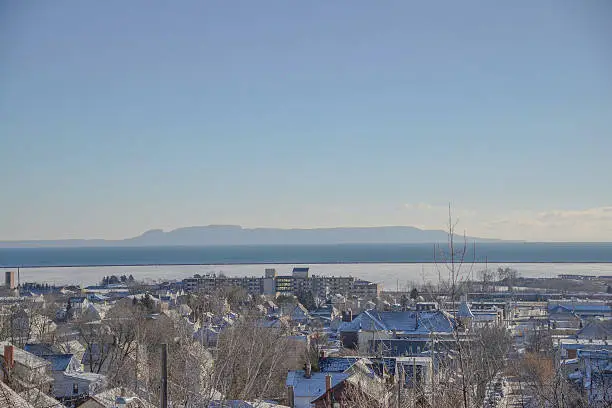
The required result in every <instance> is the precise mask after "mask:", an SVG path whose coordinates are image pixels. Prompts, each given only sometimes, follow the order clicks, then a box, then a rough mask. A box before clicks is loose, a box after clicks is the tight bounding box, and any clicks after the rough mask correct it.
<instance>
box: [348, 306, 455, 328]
mask: <svg viewBox="0 0 612 408" xmlns="http://www.w3.org/2000/svg"><path fill="white" fill-rule="evenodd" d="M453 320H454V319H453V318H452V316H450V315H449V314H448V313H446V312H444V311H440V310H431V311H422V312H415V311H398V312H379V311H376V310H366V311H364V312H363V313H360V314H359V315H358V316H357V317H356V318H355V319H353V321H352V322H343V323H342V324H341V325H340V328H339V331H346V332H348V331H359V330H360V329H361V330H367V331H375V330H385V331H396V332H409V333H414V334H426V333H430V332H432V331H433V332H437V333H440V332H448V333H450V332H452V331H453Z"/></svg>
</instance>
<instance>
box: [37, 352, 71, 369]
mask: <svg viewBox="0 0 612 408" xmlns="http://www.w3.org/2000/svg"><path fill="white" fill-rule="evenodd" d="M73 356H74V355H73V354H49V355H46V356H42V358H44V359H45V360H47V361H48V362H50V363H51V370H53V371H66V369H67V368H68V365H69V364H70V361H72V358H73Z"/></svg>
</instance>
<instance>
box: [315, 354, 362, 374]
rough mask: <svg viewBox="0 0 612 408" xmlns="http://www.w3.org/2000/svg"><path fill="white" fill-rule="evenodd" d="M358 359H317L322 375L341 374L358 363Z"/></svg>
mask: <svg viewBox="0 0 612 408" xmlns="http://www.w3.org/2000/svg"><path fill="white" fill-rule="evenodd" d="M359 359H360V357H326V358H321V359H319V370H321V372H324V373H333V372H336V373H342V372H344V371H346V370H347V369H348V368H349V367H350V366H352V365H353V364H355V363H356V362H357V361H359Z"/></svg>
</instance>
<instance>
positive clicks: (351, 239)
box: [0, 225, 508, 248]
mask: <svg viewBox="0 0 612 408" xmlns="http://www.w3.org/2000/svg"><path fill="white" fill-rule="evenodd" d="M457 238H458V239H461V240H462V239H463V236H457ZM447 239H448V234H447V233H446V232H445V231H442V230H422V229H419V228H415V227H405V226H389V227H338V228H312V229H299V228H294V229H282V228H242V227H241V226H239V225H208V226H201V227H185V228H178V229H175V230H171V231H168V232H165V231H163V230H160V229H155V230H150V231H147V232H145V233H143V234H141V235H139V236H136V237H133V238H127V239H122V240H104V239H69V240H33V241H0V247H4V248H8V247H13V248H16V247H17V248H18V247H76V246H79V247H86V246H87V247H88V246H213V245H227V246H230V245H333V244H422V243H442V242H446V241H447ZM467 239H468V240H469V241H470V242H472V241H474V242H480V243H484V242H508V241H502V240H497V239H485V238H475V237H467Z"/></svg>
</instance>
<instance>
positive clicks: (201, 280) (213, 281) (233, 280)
mask: <svg viewBox="0 0 612 408" xmlns="http://www.w3.org/2000/svg"><path fill="white" fill-rule="evenodd" d="M230 287H241V288H243V289H245V290H246V291H247V292H248V293H250V294H252V295H261V294H265V295H276V294H282V295H295V294H298V293H304V292H312V293H313V295H314V296H317V297H319V298H321V299H325V298H327V297H328V296H330V295H335V294H340V295H342V296H357V297H360V298H367V299H372V298H376V297H378V295H379V294H380V290H381V287H380V285H379V284H377V283H373V282H369V281H365V280H361V279H355V278H353V277H351V276H310V274H309V268H307V267H296V268H293V271H292V273H291V275H278V274H277V272H276V269H273V268H268V269H266V270H265V274H264V276H263V277H251V276H249V277H225V276H222V275H221V276H218V275H215V274H209V275H195V276H194V277H193V278H186V279H183V288H184V290H185V291H188V292H213V291H215V290H219V289H226V288H230Z"/></svg>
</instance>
